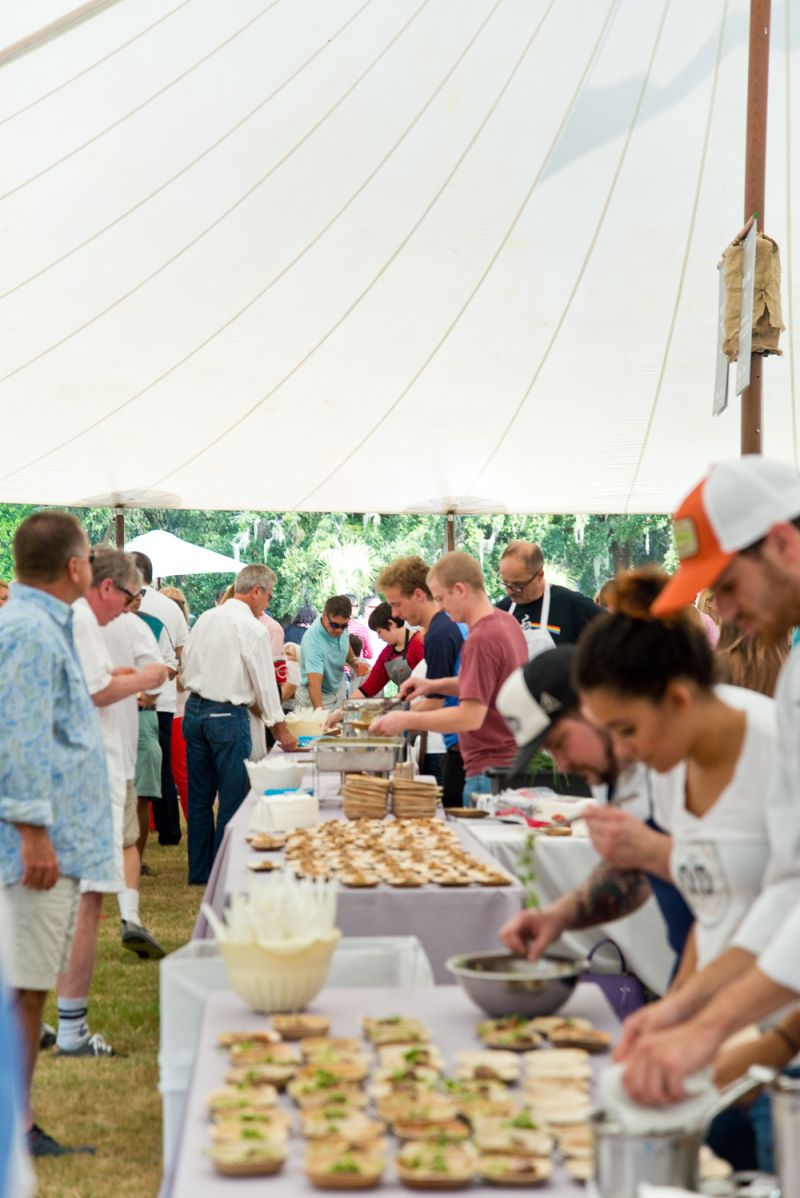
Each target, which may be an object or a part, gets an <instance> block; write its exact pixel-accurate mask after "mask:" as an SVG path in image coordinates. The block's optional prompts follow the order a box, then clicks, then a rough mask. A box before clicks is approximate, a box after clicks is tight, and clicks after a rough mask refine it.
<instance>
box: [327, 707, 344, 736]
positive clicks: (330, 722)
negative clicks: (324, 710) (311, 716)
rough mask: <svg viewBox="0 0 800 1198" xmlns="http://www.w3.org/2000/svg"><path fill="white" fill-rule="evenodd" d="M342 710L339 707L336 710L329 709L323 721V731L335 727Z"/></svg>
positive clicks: (342, 713)
mask: <svg viewBox="0 0 800 1198" xmlns="http://www.w3.org/2000/svg"><path fill="white" fill-rule="evenodd" d="M343 715H344V712H343V711H342V710H341V708H339V710H338V711H329V712H328V718H327V720H326V721H325V731H326V732H329V731H330V730H331V728H335V727H336V726H337V724H341V722H342V717H343Z"/></svg>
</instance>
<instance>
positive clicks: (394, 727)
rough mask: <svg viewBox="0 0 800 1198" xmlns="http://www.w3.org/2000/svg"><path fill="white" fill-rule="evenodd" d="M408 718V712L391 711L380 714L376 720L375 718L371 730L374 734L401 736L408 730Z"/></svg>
mask: <svg viewBox="0 0 800 1198" xmlns="http://www.w3.org/2000/svg"><path fill="white" fill-rule="evenodd" d="M407 718H408V713H407V712H404V711H389V712H387V713H386V715H379V716H378V718H377V719H376V720H373V721H372V723H371V724H370V726H369V731H370V733H371V734H372V735H373V736H399V735H400V733H401V732H405V730H406V720H407Z"/></svg>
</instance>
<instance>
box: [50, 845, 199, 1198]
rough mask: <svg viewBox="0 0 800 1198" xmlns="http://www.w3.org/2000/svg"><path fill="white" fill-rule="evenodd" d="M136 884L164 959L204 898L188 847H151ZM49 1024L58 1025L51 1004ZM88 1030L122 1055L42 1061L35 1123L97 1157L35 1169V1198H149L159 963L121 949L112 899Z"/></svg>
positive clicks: (156, 1168) (154, 1174) (154, 1148)
mask: <svg viewBox="0 0 800 1198" xmlns="http://www.w3.org/2000/svg"><path fill="white" fill-rule="evenodd" d="M146 860H147V862H148V864H149V865H150V868H151V869H152V870H153V871H154V872H155V876H154V877H151V878H147V877H145V878H143V879H142V903H141V911H142V919H143V922H144V923H145V924H146V925H147V927H148V928H149V929H150V931H151V932H152V933H153V935H154V936H156V938H157V939H158V940H159V941H160V943H161V944H162V945H163V946H164V948H165V949H166V950H167V952H172V951H173V950H174V949H176V948H179V947H180V946H181V945H182V944H185V943H186V941H187V940H188V939H189V936H190V935H191V930H192V925H193V924H194V920H195V917H196V914H197V908H198V904H199V902H200V895H201V892H200V891H198V889H197V888H196V887H191V888H189V887H188V886H187V885H186V840H185V837H184V841H183V843H182V844H180V845H178V846H177V847H175V848H172V847H170V848H166V847H165V848H162V847H161V846H160V845H159V844H158V843H157V841H155V840H153V841H152V842H151V844H150V845H148V848H147V853H146ZM46 1018H47V1020H48V1022H49V1023H52V1024H54V1025H55V1023H56V1021H57V1016H56V1011H55V1003H54V1001H52V1000H51V1002H50V1003H49V1004H48V1010H47V1015H46ZM89 1022H90V1027H91V1029H92V1031H99V1032H102V1033H103V1035H104V1036H105V1037H106V1039H107V1040H108V1041H109V1043H110V1044H112V1045H113V1046H114V1048H115V1050H116V1051H117V1053H118V1054H119V1055H118V1056H115V1057H111V1058H110V1059H105V1060H103V1059H101V1058H98V1059H94V1058H91V1057H90V1058H85V1059H79V1060H72V1061H70V1060H58V1059H55V1058H53V1057H52V1055H51V1053H49V1052H44V1053H41V1054H40V1056H39V1063H38V1065H37V1068H36V1075H35V1077H34V1092H33V1109H34V1114H35V1118H36V1120H37V1122H38V1123H40V1124H41V1125H42V1127H44V1128H45V1129H46V1130H47V1131H48V1132H50V1134H51V1135H53V1136H55V1137H56V1139H57V1140H60V1141H62V1142H63V1143H65V1144H91V1145H93V1146H94V1147H95V1148H96V1149H97V1153H96V1155H95V1156H93V1157H92V1156H72V1157H63V1158H58V1159H51V1160H43V1161H39V1162H38V1164H37V1175H38V1179H39V1189H38V1198H155V1195H156V1194H157V1193H158V1188H159V1185H160V1180H161V1096H160V1095H159V1093H158V1061H157V1057H158V964H157V963H156V962H152V961H140V960H139V959H138V957H135V956H133V954H132V953H128V952H124V951H123V950H122V948H121V947H120V942H119V912H118V910H117V904H116V899H113V898H111V897H109V898H107V899H106V900H105V903H104V912H103V919H102V921H101V924H100V935H99V941H98V957H97V968H96V970H95V976H94V983H93V986H92V992H91V995H90V998H89Z"/></svg>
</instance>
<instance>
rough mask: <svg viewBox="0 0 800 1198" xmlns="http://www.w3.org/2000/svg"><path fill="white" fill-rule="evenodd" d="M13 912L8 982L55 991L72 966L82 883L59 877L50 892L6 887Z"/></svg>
mask: <svg viewBox="0 0 800 1198" xmlns="http://www.w3.org/2000/svg"><path fill="white" fill-rule="evenodd" d="M4 894H5V897H6V899H7V900H8V905H9V907H10V909H11V937H10V939H11V945H10V952H9V954H8V976H7V977H6V979H5V980H6V982H7V983H8V985H9V986H11V987H12V988H13V989H15V990H54V989H55V986H56V982H57V980H58V975H59V974H60V973H64V971H65V970H66V968H67V966H68V965H69V955H70V951H71V949H72V937H73V935H74V932H75V920H76V919H77V918H78V903H79V901H80V883H79V882H78V880H77V878H59V879H58V881H57V882H56V884H55V886H53V887H52V889H50V890H30V889H29V888H28V887H27V886H23V885H22V883H21V882H15V883H14V885H13V886H6V887H5V888H4Z"/></svg>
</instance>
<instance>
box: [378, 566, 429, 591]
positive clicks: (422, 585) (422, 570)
mask: <svg viewBox="0 0 800 1198" xmlns="http://www.w3.org/2000/svg"><path fill="white" fill-rule="evenodd" d="M387 587H392V588H395V587H396V588H397V590H398V591H399V592H400V594H401V595H413V594H414V591H423V592H424V594H425V597H426V599H430V598H431V592H430V588H429V586H428V564H427V562H424V561H423V560H422V558H421V557H417V556H413V557H398V558H397V559H396V560H395V561H393V562H390V563H389V565H388V566H386V567H384V569H383V570H381V572H380V574H379V575H378V577H377V578H376V579H375V589H376V591H380V592H381V593H385V591H386V588H387Z"/></svg>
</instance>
